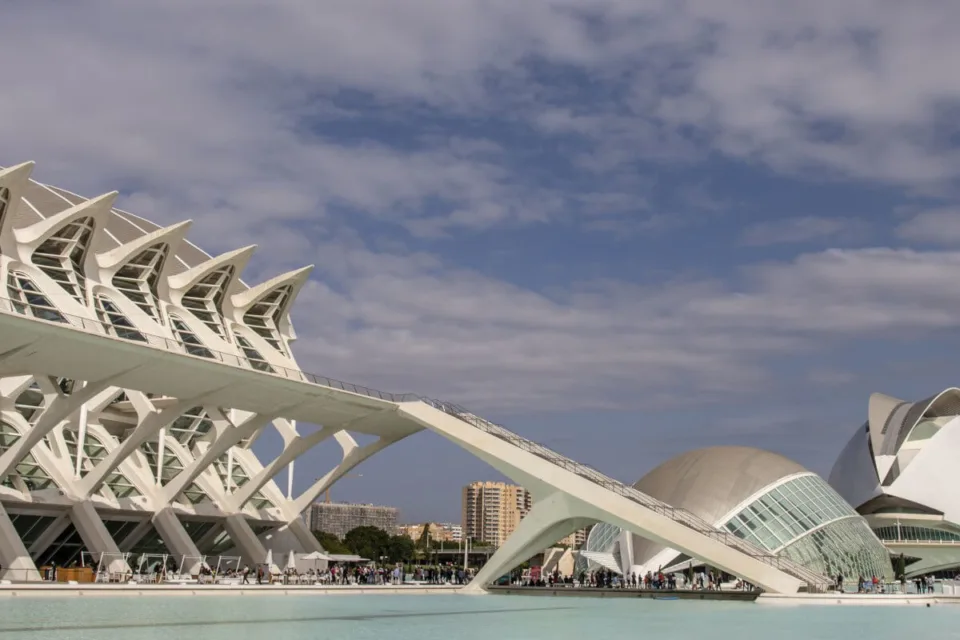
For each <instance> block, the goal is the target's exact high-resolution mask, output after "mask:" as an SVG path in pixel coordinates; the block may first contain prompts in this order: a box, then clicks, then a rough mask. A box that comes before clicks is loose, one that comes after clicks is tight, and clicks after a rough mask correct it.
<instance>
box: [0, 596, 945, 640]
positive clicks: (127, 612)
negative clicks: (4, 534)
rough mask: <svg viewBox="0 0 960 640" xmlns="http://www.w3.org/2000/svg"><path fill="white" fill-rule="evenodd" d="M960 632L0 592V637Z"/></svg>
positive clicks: (550, 608)
mask: <svg viewBox="0 0 960 640" xmlns="http://www.w3.org/2000/svg"><path fill="white" fill-rule="evenodd" d="M265 637H267V638H271V639H276V640H281V639H282V640H298V639H300V638H303V639H304V640H306V639H311V640H312V639H314V638H336V639H337V640H360V639H364V640H365V639H370V640H373V639H376V640H383V639H384V638H390V639H391V640H408V639H409V640H440V639H444V640H446V639H453V638H456V639H458V640H474V639H476V640H481V639H482V640H491V639H493V638H496V639H497V640H512V639H517V640H538V639H540V638H544V639H547V638H549V639H551V640H558V639H560V640H563V639H566V638H578V639H579V638H628V637H629V638H636V637H656V638H668V639H670V640H684V639H687V638H690V639H694V638H695V639H697V640H702V639H703V638H717V637H720V638H743V639H749V638H759V637H765V638H774V637H775V638H777V639H778V640H781V639H782V640H792V639H798V640H799V639H801V638H802V639H804V640H809V639H817V638H825V639H826V638H830V639H834V638H837V639H843V640H849V638H854V637H863V638H870V640H885V639H887V638H890V639H894V638H896V639H897V640H903V639H904V638H909V637H935V638H937V640H943V639H945V638H960V606H956V605H940V606H933V607H931V608H924V607H917V606H905V607H901V606H891V605H885V606H876V607H870V606H825V607H812V606H784V605H774V604H746V603H736V602H685V601H680V600H677V601H669V600H662V601H658V600H627V599H593V598H547V597H529V596H527V597H524V596H495V595H490V596H474V597H471V596H459V595H452V594H451V595H382V596H381V595H344V596H340V595H336V596H330V595H310V596H271V595H244V596H239V595H238V596H232V597H220V596H197V597H179V596H169V597H161V596H145V597H86V596H84V597H71V598H63V599H59V598H58V599H54V598H36V599H30V598H7V599H4V600H0V640H7V639H14V638H24V639H28V638H57V639H58V640H81V639H82V640H94V639H96V640H114V639H117V640H120V639H123V640H148V639H153V638H157V639H160V638H163V639H164V640H170V638H203V639H204V640H245V639H247V638H250V639H253V638H257V639H262V638H265Z"/></svg>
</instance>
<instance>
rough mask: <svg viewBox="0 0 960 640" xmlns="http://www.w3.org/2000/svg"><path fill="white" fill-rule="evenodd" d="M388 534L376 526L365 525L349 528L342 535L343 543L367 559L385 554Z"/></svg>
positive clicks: (376, 558) (373, 558)
mask: <svg viewBox="0 0 960 640" xmlns="http://www.w3.org/2000/svg"><path fill="white" fill-rule="evenodd" d="M389 541H390V536H389V535H388V534H387V532H386V531H384V530H383V529H380V528H378V527H372V526H369V525H365V526H362V527H357V528H355V529H351V530H350V531H348V532H347V535H345V536H344V537H343V544H345V545H347V548H349V549H350V551H352V552H353V553H355V554H357V555H358V556H360V557H362V558H366V559H368V560H377V561H379V560H380V556H384V555H387V553H386V552H387V543H388V542H389Z"/></svg>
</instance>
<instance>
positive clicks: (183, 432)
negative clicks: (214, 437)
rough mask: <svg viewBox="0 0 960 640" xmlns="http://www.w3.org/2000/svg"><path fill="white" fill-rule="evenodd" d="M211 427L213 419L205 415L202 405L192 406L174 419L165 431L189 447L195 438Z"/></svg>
mask: <svg viewBox="0 0 960 640" xmlns="http://www.w3.org/2000/svg"><path fill="white" fill-rule="evenodd" d="M212 428H213V421H211V420H210V418H209V417H208V416H207V413H206V412H205V411H204V409H203V407H194V408H192V409H190V410H189V411H187V412H186V413H184V414H183V415H182V416H180V417H179V418H177V419H176V420H174V421H173V423H172V424H171V425H170V426H169V427H168V428H167V431H168V432H169V434H170V436H171V437H173V438H176V439H177V441H178V442H179V443H180V444H182V445H184V446H185V447H187V448H188V449H190V448H192V447H193V443H194V442H196V440H197V438H199V437H200V436H202V435H204V434H205V433H207V432H208V431H210V429H212Z"/></svg>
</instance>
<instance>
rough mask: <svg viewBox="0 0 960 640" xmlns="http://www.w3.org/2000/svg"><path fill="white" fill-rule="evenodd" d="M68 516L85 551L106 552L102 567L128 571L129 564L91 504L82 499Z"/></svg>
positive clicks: (108, 569) (119, 571)
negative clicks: (85, 548)
mask: <svg viewBox="0 0 960 640" xmlns="http://www.w3.org/2000/svg"><path fill="white" fill-rule="evenodd" d="M70 518H71V519H72V520H73V526H75V527H76V528H77V532H78V533H79V534H80V538H81V539H82V540H83V544H84V545H85V546H86V547H87V551H89V552H91V553H94V554H96V555H97V556H99V555H100V554H106V555H105V556H104V568H105V569H106V570H107V571H109V572H110V573H124V572H127V573H129V572H130V566H129V565H128V564H127V561H126V560H124V559H123V557H122V556H121V554H120V548H119V547H118V546H117V543H116V542H115V541H114V539H113V537H112V536H111V535H110V532H109V531H107V527H106V526H105V525H104V524H103V520H101V519H100V514H98V513H97V510H96V509H95V508H94V507H93V504H92V503H90V502H88V501H86V500H84V501H83V502H78V503H77V504H75V505H73V507H71V508H70Z"/></svg>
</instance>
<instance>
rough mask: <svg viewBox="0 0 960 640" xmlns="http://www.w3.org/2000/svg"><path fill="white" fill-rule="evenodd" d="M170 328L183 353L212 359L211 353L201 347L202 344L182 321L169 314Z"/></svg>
mask: <svg viewBox="0 0 960 640" xmlns="http://www.w3.org/2000/svg"><path fill="white" fill-rule="evenodd" d="M170 326H171V327H172V328H173V333H174V335H176V336H177V342H179V343H180V346H182V347H183V350H184V351H186V352H187V353H189V354H190V355H192V356H198V357H200V358H210V359H211V360H212V359H214V357H213V352H212V351H210V349H207V348H206V347H205V346H203V342H201V341H200V338H198V337H197V334H195V333H194V332H193V331H191V330H190V327H189V326H187V323H186V322H184V321H183V319H181V318H180V317H179V316H175V315H173V314H170Z"/></svg>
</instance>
